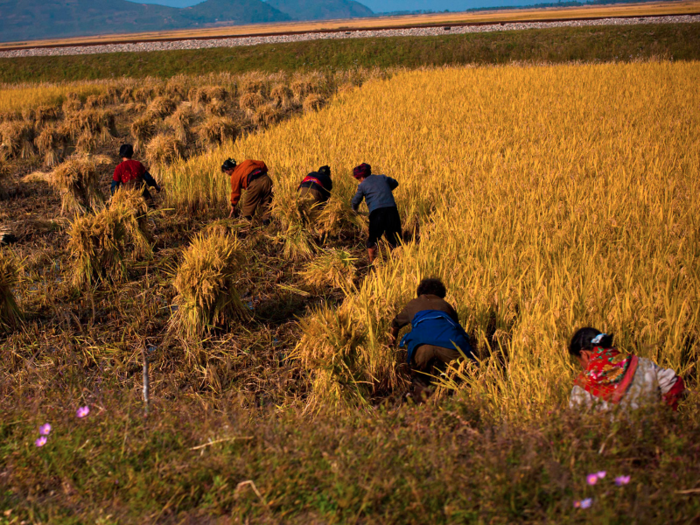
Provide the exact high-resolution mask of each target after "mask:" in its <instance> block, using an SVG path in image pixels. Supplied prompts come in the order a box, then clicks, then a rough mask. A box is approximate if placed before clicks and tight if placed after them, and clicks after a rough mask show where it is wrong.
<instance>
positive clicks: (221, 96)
mask: <svg viewBox="0 0 700 525" xmlns="http://www.w3.org/2000/svg"><path fill="white" fill-rule="evenodd" d="M203 89H204V93H205V94H206V96H207V99H208V100H209V101H212V100H221V101H222V102H226V101H227V100H228V98H229V92H228V90H227V89H226V88H225V87H223V86H208V87H205V88H203Z"/></svg>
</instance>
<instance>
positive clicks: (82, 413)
mask: <svg viewBox="0 0 700 525" xmlns="http://www.w3.org/2000/svg"><path fill="white" fill-rule="evenodd" d="M89 413H90V407H88V406H84V407H80V408H79V409H78V411H77V412H76V414H75V415H76V416H78V417H79V418H83V417H85V416H87V415H88V414H89Z"/></svg>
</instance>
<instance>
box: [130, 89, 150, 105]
mask: <svg viewBox="0 0 700 525" xmlns="http://www.w3.org/2000/svg"><path fill="white" fill-rule="evenodd" d="M133 98H134V101H136V102H143V103H144V104H146V103H148V101H149V100H151V99H152V98H153V90H152V89H150V88H148V87H142V88H138V89H135V90H134V93H133Z"/></svg>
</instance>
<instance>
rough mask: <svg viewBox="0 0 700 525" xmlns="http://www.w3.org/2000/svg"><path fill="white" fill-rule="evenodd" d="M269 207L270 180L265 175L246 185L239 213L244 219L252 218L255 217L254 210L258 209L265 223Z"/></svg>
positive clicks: (270, 200)
mask: <svg viewBox="0 0 700 525" xmlns="http://www.w3.org/2000/svg"><path fill="white" fill-rule="evenodd" d="M271 205H272V179H270V177H268V176H267V175H260V176H259V177H257V178H256V179H254V180H252V181H250V182H249V183H248V188H247V189H246V192H245V200H244V201H243V206H242V210H241V212H242V213H243V216H244V217H252V216H253V215H255V210H257V209H258V208H260V210H261V211H262V218H263V220H264V221H266V220H268V219H269V218H270V206H271Z"/></svg>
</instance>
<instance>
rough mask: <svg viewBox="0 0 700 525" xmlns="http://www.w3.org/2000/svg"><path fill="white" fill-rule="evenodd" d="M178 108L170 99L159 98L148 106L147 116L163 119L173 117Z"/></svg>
mask: <svg viewBox="0 0 700 525" xmlns="http://www.w3.org/2000/svg"><path fill="white" fill-rule="evenodd" d="M176 108H177V104H176V103H175V101H174V100H172V99H171V98H169V97H157V98H154V99H153V101H152V102H151V103H150V104H149V105H148V109H147V110H146V112H147V116H150V117H151V118H163V117H167V116H168V115H171V114H172V113H173V111H175V109H176Z"/></svg>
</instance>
